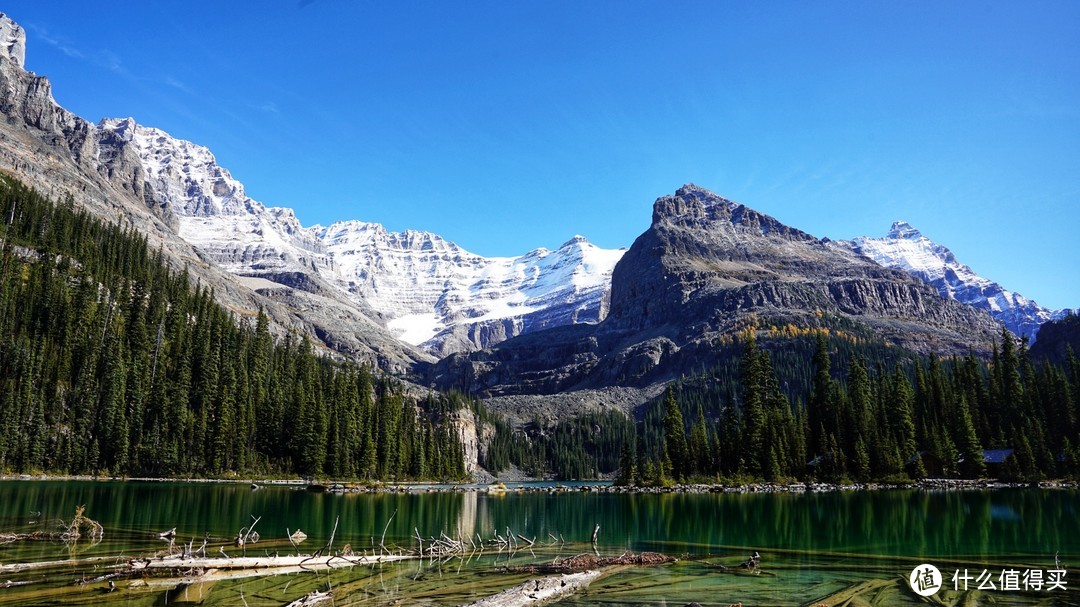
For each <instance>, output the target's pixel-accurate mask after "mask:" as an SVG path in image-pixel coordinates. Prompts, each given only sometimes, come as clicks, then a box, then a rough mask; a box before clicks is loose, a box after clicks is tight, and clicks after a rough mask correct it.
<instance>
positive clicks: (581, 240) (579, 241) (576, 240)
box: [559, 234, 592, 249]
mask: <svg viewBox="0 0 1080 607" xmlns="http://www.w3.org/2000/svg"><path fill="white" fill-rule="evenodd" d="M587 244H592V243H590V242H589V239H588V238H585V237H584V236H582V235H581V234H574V237H573V238H571V239H570V240H567V241H566V242H564V243H563V244H562V246H560V247H559V248H560V249H565V248H567V247H573V246H581V245H587Z"/></svg>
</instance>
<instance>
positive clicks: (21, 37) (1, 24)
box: [0, 13, 26, 68]
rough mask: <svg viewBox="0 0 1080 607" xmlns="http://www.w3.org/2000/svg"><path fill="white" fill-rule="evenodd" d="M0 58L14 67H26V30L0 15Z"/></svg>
mask: <svg viewBox="0 0 1080 607" xmlns="http://www.w3.org/2000/svg"><path fill="white" fill-rule="evenodd" d="M0 56H3V58H4V59H7V60H8V61H11V62H13V63H14V64H15V66H16V67H18V68H22V67H23V66H24V65H26V30H24V29H23V28H22V26H20V25H19V24H18V23H15V22H14V21H12V20H11V19H9V18H7V16H6V15H4V14H3V13H0Z"/></svg>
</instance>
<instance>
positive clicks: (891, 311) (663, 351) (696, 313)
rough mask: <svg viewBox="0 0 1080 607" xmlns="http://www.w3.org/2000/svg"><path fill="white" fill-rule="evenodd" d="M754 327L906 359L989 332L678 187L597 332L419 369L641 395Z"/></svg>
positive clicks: (814, 244)
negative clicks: (836, 335)
mask: <svg viewBox="0 0 1080 607" xmlns="http://www.w3.org/2000/svg"><path fill="white" fill-rule="evenodd" d="M753 322H757V323H760V324H762V325H769V324H782V323H787V322H791V323H795V324H798V325H802V326H807V325H809V326H822V325H824V326H828V323H830V322H832V323H842V324H844V325H845V326H849V327H855V328H856V329H857V330H859V331H861V332H863V333H865V334H867V335H870V336H873V337H874V338H877V339H882V340H885V341H887V342H890V343H894V344H896V345H899V346H902V347H905V348H908V349H911V350H913V351H917V352H931V351H934V352H938V353H939V354H941V353H949V352H959V353H964V352H967V351H968V350H969V349H971V350H975V351H978V352H986V351H988V349H989V347H990V344H991V343H992V341H993V339H994V337H995V335H996V333H997V331H998V327H999V326H1000V325H998V324H997V323H996V322H995V321H994V320H993V319H992V318H990V317H989V316H988V315H987V314H985V313H983V312H980V311H977V310H974V309H972V308H970V307H967V306H964V305H962V304H960V303H958V302H955V301H951V300H947V299H944V298H942V297H941V296H940V295H938V294H937V292H936V291H935V290H934V289H932V288H930V287H929V286H927V285H926V284H924V283H923V282H922V281H919V280H917V279H915V278H913V277H911V276H910V275H908V274H907V273H905V272H902V271H899V270H893V269H889V268H884V267H882V266H880V265H878V264H876V263H874V262H872V261H871V260H869V259H867V258H865V257H863V256H861V255H858V254H856V253H854V252H852V251H851V250H849V249H848V248H846V247H843V246H837V245H836V244H834V243H831V242H830V241H828V240H823V239H818V238H815V237H813V236H811V235H809V234H807V233H805V232H802V231H800V230H797V229H795V228H792V227H790V226H786V225H784V224H782V223H781V222H779V221H777V220H776V219H775V218H772V217H770V216H768V215H764V214H762V213H759V212H757V211H755V210H753V209H751V208H749V207H746V206H745V205H742V204H738V203H735V202H732V201H730V200H727V199H724V198H721V197H720V196H717V195H716V194H713V193H712V192H709V191H707V190H704V189H702V188H699V187H696V186H693V185H687V186H684V187H683V188H680V189H679V190H678V191H677V192H676V193H675V194H674V195H673V196H664V197H661V198H659V199H657V200H656V202H655V204H654V207H653V220H652V225H651V227H650V228H649V229H648V230H647V231H646V232H645V233H644V234H642V235H641V236H640V237H638V239H637V240H636V241H635V242H634V244H633V246H632V247H630V249H629V250H628V251H627V252H626V254H625V255H624V256H623V257H622V259H621V260H620V261H619V263H618V265H616V267H615V269H614V272H613V274H612V286H611V304H610V312H609V314H608V316H607V318H606V319H605V320H604V321H603V322H601V323H600V324H598V325H577V326H572V327H562V328H558V329H554V330H549V331H542V332H539V333H534V334H530V335H525V336H521V337H518V338H515V339H513V340H509V341H507V342H505V343H503V344H500V345H498V346H496V347H494V348H491V349H488V350H484V351H481V352H476V353H473V354H470V355H458V356H454V357H450V358H448V359H446V360H444V361H442V362H440V363H439V364H437V365H435V366H434V367H432V369H431V370H430V377H431V379H432V380H433V381H434V382H435V383H436V384H438V385H443V386H447V387H450V386H453V387H457V388H460V389H465V390H471V391H473V392H478V393H483V394H489V395H507V394H515V393H518V394H549V393H554V392H560V391H566V390H575V389H581V388H591V387H600V386H611V385H617V386H647V385H650V384H654V383H657V382H661V381H665V380H667V379H670V378H672V377H677V376H678V375H679V374H680V373H683V372H685V371H686V370H687V369H694V368H700V367H701V365H702V364H708V363H709V362H710V361H711V360H713V358H714V357H715V352H716V351H717V349H718V348H717V344H718V343H719V341H720V340H721V339H722V337H723V336H725V335H730V334H731V333H733V332H735V331H737V330H738V329H739V328H740V327H742V326H746V325H747V324H750V323H753Z"/></svg>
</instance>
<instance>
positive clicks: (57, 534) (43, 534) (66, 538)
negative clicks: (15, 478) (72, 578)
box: [0, 506, 105, 544]
mask: <svg viewBox="0 0 1080 607" xmlns="http://www.w3.org/2000/svg"><path fill="white" fill-rule="evenodd" d="M85 511H86V506H78V507H77V508H75V518H73V519H71V522H70V523H65V522H64V521H63V520H60V521H57V526H58V527H59V528H60V530H59V531H32V532H30V533H0V544H10V543H12V542H18V541H22V540H40V541H57V540H59V541H62V542H69V543H70V542H77V541H79V540H80V539H81V538H82V537H83V536H84V535H85V536H86V537H88V538H90V541H91V542H93V543H95V544H96V543H98V542H100V541H101V538H103V537H105V528H104V527H102V526H101V523H99V522H97V521H95V520H93V519H92V518H90V517H88V516H86V515H84V514H83V513H84V512H85Z"/></svg>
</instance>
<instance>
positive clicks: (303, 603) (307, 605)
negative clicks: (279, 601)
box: [285, 590, 334, 607]
mask: <svg viewBox="0 0 1080 607" xmlns="http://www.w3.org/2000/svg"><path fill="white" fill-rule="evenodd" d="M333 601H334V597H333V595H331V594H330V593H329V592H319V591H318V590H316V591H314V592H311V593H308V594H307V595H305V596H302V597H300V598H298V599H296V600H295V601H293V602H291V603H289V604H288V605H286V606H285V607H316V605H330V604H332V603H333Z"/></svg>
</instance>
